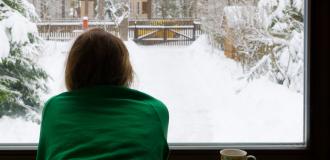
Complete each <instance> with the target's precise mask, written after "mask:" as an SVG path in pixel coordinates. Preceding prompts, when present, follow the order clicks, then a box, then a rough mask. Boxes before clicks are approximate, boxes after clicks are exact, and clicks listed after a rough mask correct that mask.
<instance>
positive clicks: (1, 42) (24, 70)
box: [0, 0, 48, 121]
mask: <svg viewBox="0 0 330 160" xmlns="http://www.w3.org/2000/svg"><path fill="white" fill-rule="evenodd" d="M36 19H37V15H36V14H35V11H34V8H33V6H32V5H31V4H30V3H29V2H27V1H26V0H14V1H13V0H0V117H2V116H4V115H7V116H12V117H18V116H21V117H24V118H26V119H28V120H34V121H38V120H39V113H40V109H41V106H42V102H41V100H40V94H41V93H42V92H46V91H47V87H46V83H45V81H46V80H47V77H48V75H47V74H46V73H45V71H43V70H42V69H41V68H39V67H38V65H37V64H36V62H35V61H36V58H37V57H38V55H39V54H40V49H41V48H40V47H41V43H42V40H41V39H40V38H39V37H38V36H37V27H36V25H35V24H34V23H33V21H35V20H36Z"/></svg>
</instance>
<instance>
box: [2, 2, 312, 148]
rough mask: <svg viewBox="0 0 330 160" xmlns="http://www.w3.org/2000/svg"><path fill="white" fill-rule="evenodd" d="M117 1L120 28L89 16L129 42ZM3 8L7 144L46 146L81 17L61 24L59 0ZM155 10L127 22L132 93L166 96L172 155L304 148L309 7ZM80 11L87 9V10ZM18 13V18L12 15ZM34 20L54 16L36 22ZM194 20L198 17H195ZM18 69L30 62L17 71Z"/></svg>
mask: <svg viewBox="0 0 330 160" xmlns="http://www.w3.org/2000/svg"><path fill="white" fill-rule="evenodd" d="M33 2H34V3H42V2H39V1H38V2H37V1H33ZM47 2H48V1H47ZM109 2H110V1H105V3H104V12H105V13H109V14H108V15H106V16H109V17H108V18H105V19H110V20H112V22H116V23H115V24H114V23H108V22H106V21H102V19H101V20H100V19H97V17H94V16H91V17H89V19H90V23H89V25H90V27H97V26H98V24H99V23H101V24H102V23H103V24H104V26H105V28H106V29H107V30H108V31H109V32H112V33H114V34H116V35H119V36H121V35H124V34H123V33H120V32H118V29H116V27H117V28H118V27H120V26H119V25H121V23H120V22H121V20H122V19H123V18H122V16H125V15H126V14H125V13H126V12H128V11H129V9H128V8H127V7H126V6H127V5H126V4H128V1H116V2H115V1H111V2H114V3H109ZM200 2H206V3H200ZM0 3H1V4H3V5H1V6H0V7H1V9H0V25H2V28H6V29H1V30H0V41H1V45H2V46H1V47H0V57H1V58H2V59H1V62H0V66H1V67H0V68H1V69H0V104H1V105H0V116H1V118H0V130H1V132H0V143H2V144H5V143H6V144H15V143H20V144H31V143H32V144H34V143H38V134H39V124H40V114H41V110H42V104H43V103H44V102H45V101H46V100H47V99H48V98H49V97H51V96H53V95H56V94H58V93H61V92H63V91H65V87H64V84H63V70H64V62H65V58H66V55H67V52H68V49H69V48H70V43H71V41H72V39H73V38H74V37H75V36H77V35H79V33H80V32H81V22H80V21H81V19H80V18H82V17H77V18H76V19H69V20H68V19H62V20H59V18H61V17H56V15H62V14H59V13H56V12H61V11H62V10H56V11H55V10H52V7H50V5H53V3H51V1H49V3H46V4H42V5H40V4H34V6H47V5H48V8H47V7H44V8H43V9H42V10H40V9H39V8H36V11H37V12H28V11H27V8H28V7H27V6H26V4H25V3H20V2H15V3H7V2H6V1H4V2H0ZM31 3H32V2H31ZM152 3H154V4H152V5H151V6H152V7H154V8H152V9H151V12H152V13H151V15H152V16H151V17H152V19H147V20H140V18H145V17H142V16H141V17H139V16H140V15H137V16H135V15H134V16H132V17H128V18H129V23H128V24H129V26H127V28H128V29H127V30H126V33H127V34H128V37H127V38H128V41H126V42H125V43H126V44H127V46H128V49H129V50H130V52H131V58H132V62H133V64H134V68H135V71H136V74H137V77H136V82H135V83H134V86H133V88H135V89H138V90H141V91H144V92H146V93H149V94H151V95H153V96H155V97H156V98H159V99H160V100H162V101H163V102H164V103H165V104H166V105H167V107H168V109H169V111H170V118H171V120H170V128H169V135H168V140H169V142H170V144H171V147H173V148H212V147H218V146H248V147H251V146H254V147H258V146H269V147H274V146H277V147H283V146H284V147H288V146H293V145H294V146H298V147H302V148H303V147H304V146H305V145H306V143H307V136H308V135H307V129H306V127H307V124H306V122H307V112H306V110H307V107H308V106H307V99H306V97H307V93H308V90H307V88H306V84H307V81H306V80H307V74H306V73H307V67H308V65H309V64H308V63H306V62H307V58H306V57H307V52H306V47H307V45H306V44H307V43H306V39H305V37H306V36H307V35H306V34H305V33H306V32H307V31H306V27H307V22H306V9H305V7H306V5H305V4H306V3H307V2H304V1H303V0H295V1H294V2H292V3H291V1H290V2H289V1H285V0H280V1H277V0H259V1H257V2H256V1H254V0H251V1H249V0H239V1H231V2H230V3H229V2H228V1H218V0H208V1H203V0H193V1H175V0H172V1H166V0H160V1H152ZM56 4H57V3H56ZM140 5H141V6H142V10H141V8H140ZM74 7H75V8H72V10H75V11H79V10H81V9H82V8H81V7H82V6H80V5H79V3H77V5H75V6H74ZM10 8H13V9H16V10H18V12H15V14H13V15H12V16H8V15H6V14H4V10H9V9H10ZM20 8H24V9H20ZM113 8H116V10H114V9H113ZM29 9H31V8H29ZM136 9H137V13H138V14H140V13H142V14H144V13H147V11H148V3H147V2H142V4H141V2H137V8H136ZM90 12H95V13H90V14H89V15H98V14H102V13H98V10H96V11H94V10H93V11H92V10H90ZM34 13H36V14H39V15H50V16H49V17H48V18H45V19H41V22H37V21H35V20H36V17H37V16H38V15H36V14H34ZM193 13H198V14H193ZM191 14H193V15H199V17H197V18H196V19H189V18H190V17H193V15H191ZM114 15H115V16H114ZM50 17H52V18H50ZM59 23H60V24H61V25H62V26H61V25H58V24H59ZM22 24H24V26H28V27H27V30H22V29H21V28H20V26H22ZM35 24H36V25H37V27H38V28H37V29H38V32H39V33H35V32H34V29H36V28H35V26H34V25H35ZM146 26H147V27H146ZM160 26H161V27H160ZM0 28H1V27H0ZM9 30H11V32H8V31H9ZM121 32H125V31H122V30H121ZM8 34H11V36H12V37H14V38H12V39H10V38H8ZM18 35H19V36H18ZM37 35H38V36H40V37H41V38H42V40H40V41H39V39H38V37H37ZM122 38H123V37H122ZM41 41H43V42H44V43H41ZM23 42H24V43H23ZM36 57H37V58H36ZM23 60H27V61H23ZM18 61H22V62H24V63H20V64H19V63H13V62H18ZM32 62H33V63H32ZM13 66H15V68H18V70H16V69H13ZM36 88H37V89H36ZM283 131H286V132H283Z"/></svg>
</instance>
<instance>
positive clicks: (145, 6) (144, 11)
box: [142, 2, 148, 14]
mask: <svg viewBox="0 0 330 160" xmlns="http://www.w3.org/2000/svg"><path fill="white" fill-rule="evenodd" d="M147 13H148V2H142V14H147Z"/></svg>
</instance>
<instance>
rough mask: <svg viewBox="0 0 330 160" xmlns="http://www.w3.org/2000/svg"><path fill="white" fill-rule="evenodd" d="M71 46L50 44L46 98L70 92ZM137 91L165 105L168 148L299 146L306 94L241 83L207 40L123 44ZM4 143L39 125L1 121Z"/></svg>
mask: <svg viewBox="0 0 330 160" xmlns="http://www.w3.org/2000/svg"><path fill="white" fill-rule="evenodd" d="M70 44H71V42H69V43H63V42H47V47H46V48H45V53H44V55H43V56H42V57H41V58H40V60H39V61H40V65H42V66H43V67H44V68H45V69H46V71H47V72H48V73H49V74H50V75H51V76H52V78H53V80H52V81H50V82H49V86H50V89H51V91H50V93H49V94H48V95H45V96H44V98H45V100H46V99H48V98H49V97H51V96H53V95H55V94H58V93H60V92H62V91H65V87H64V81H63V71H64V63H65V59H66V56H67V51H68V49H69V47H70ZM126 44H127V46H128V49H129V51H130V54H131V60H132V63H133V66H134V69H135V73H136V81H135V83H134V86H133V87H134V88H135V89H138V90H141V91H144V92H146V93H149V94H150V95H152V96H154V97H156V98H158V99H160V100H162V101H163V102H164V103H165V104H166V105H167V107H168V109H169V112H170V124H169V135H168V140H169V142H302V141H303V95H302V94H300V93H296V92H294V91H291V90H289V89H287V88H286V87H284V86H281V85H277V84H275V83H273V82H271V81H269V80H268V79H266V78H260V79H258V80H254V81H252V82H245V81H243V80H239V77H240V76H241V75H242V71H241V68H240V66H239V64H237V63H236V62H234V61H233V60H230V59H228V58H226V57H224V56H223V53H222V52H221V51H218V50H214V49H212V48H211V47H210V46H209V45H208V43H207V39H206V37H204V36H202V37H201V38H200V39H198V40H197V41H196V42H195V43H194V44H193V45H191V46H188V47H159V46H148V47H147V46H138V45H136V44H135V43H134V42H132V41H128V42H126ZM0 130H1V132H0V142H23V143H26V142H37V140H38V134H39V129H38V125H36V124H32V123H30V122H25V123H24V121H22V120H20V119H17V120H14V119H10V118H7V117H5V118H3V119H0Z"/></svg>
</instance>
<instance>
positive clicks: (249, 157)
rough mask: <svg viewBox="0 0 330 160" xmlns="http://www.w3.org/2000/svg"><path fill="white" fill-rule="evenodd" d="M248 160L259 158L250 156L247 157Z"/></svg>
mask: <svg viewBox="0 0 330 160" xmlns="http://www.w3.org/2000/svg"><path fill="white" fill-rule="evenodd" d="M246 158H247V160H249V159H253V160H257V158H256V157H255V156H252V155H248V156H246Z"/></svg>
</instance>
